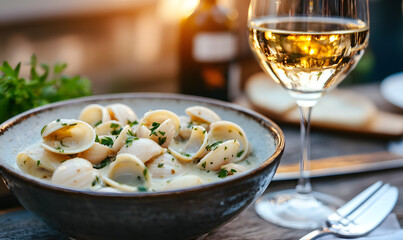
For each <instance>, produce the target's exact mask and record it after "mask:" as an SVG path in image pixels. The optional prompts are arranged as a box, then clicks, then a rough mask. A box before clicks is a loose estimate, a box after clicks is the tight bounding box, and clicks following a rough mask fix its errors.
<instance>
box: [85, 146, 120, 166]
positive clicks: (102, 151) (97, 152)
mask: <svg viewBox="0 0 403 240" xmlns="http://www.w3.org/2000/svg"><path fill="white" fill-rule="evenodd" d="M113 154H114V152H113V150H112V149H110V148H109V147H107V146H105V145H102V144H100V143H97V142H94V144H93V145H92V146H91V147H90V148H89V149H87V150H85V151H84V152H81V153H79V154H78V155H77V157H79V158H84V159H86V160H88V161H90V162H91V163H92V164H98V163H100V162H102V161H103V160H105V158H107V157H109V156H111V155H113Z"/></svg>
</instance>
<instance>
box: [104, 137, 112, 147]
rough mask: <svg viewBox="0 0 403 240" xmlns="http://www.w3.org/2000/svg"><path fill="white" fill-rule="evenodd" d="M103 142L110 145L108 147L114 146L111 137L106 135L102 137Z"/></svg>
mask: <svg viewBox="0 0 403 240" xmlns="http://www.w3.org/2000/svg"><path fill="white" fill-rule="evenodd" d="M101 144H102V145H105V146H108V147H112V146H113V140H112V138H110V137H104V138H102V139H101Z"/></svg>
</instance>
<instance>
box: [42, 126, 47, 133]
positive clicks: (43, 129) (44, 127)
mask: <svg viewBox="0 0 403 240" xmlns="http://www.w3.org/2000/svg"><path fill="white" fill-rule="evenodd" d="M47 126H48V125H45V126H43V128H42V130H41V135H42V134H43V132H44V131H45V129H46V128H47Z"/></svg>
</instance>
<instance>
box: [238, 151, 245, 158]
mask: <svg viewBox="0 0 403 240" xmlns="http://www.w3.org/2000/svg"><path fill="white" fill-rule="evenodd" d="M243 152H244V150H242V151H240V152H238V153H237V155H236V156H237V157H240V156H241V155H242V154H243Z"/></svg>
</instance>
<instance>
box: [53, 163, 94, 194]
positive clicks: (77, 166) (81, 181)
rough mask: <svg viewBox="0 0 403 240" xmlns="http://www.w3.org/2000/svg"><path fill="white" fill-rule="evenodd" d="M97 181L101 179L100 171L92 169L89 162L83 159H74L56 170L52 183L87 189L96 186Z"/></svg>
mask: <svg viewBox="0 0 403 240" xmlns="http://www.w3.org/2000/svg"><path fill="white" fill-rule="evenodd" d="M97 179H99V177H98V171H97V170H96V169H94V168H93V167H92V164H91V163H90V162H89V161H87V160H85V159H82V158H73V159H70V160H67V161H65V162H63V163H62V164H61V165H60V166H59V167H58V168H56V170H55V172H54V173H53V176H52V183H54V184H58V185H62V186H67V187H73V188H80V189H86V188H90V187H92V186H93V185H95V182H97ZM94 181H95V182H94Z"/></svg>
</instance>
